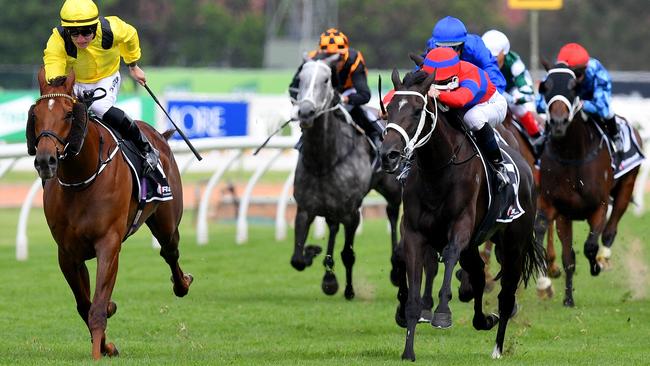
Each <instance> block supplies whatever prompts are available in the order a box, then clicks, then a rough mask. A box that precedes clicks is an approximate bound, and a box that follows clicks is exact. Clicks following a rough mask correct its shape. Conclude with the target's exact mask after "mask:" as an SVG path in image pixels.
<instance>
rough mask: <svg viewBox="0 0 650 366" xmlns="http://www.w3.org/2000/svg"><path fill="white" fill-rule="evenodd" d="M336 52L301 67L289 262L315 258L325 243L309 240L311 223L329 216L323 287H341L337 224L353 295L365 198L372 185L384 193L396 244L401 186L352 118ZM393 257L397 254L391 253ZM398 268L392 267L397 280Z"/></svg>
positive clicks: (299, 264) (302, 263)
mask: <svg viewBox="0 0 650 366" xmlns="http://www.w3.org/2000/svg"><path fill="white" fill-rule="evenodd" d="M337 58H338V55H335V56H334V57H329V58H326V59H320V60H308V61H306V62H305V63H304V64H303V66H302V70H301V71H300V74H299V78H300V89H299V92H298V97H297V106H298V108H299V110H298V117H299V119H300V127H301V128H302V148H301V151H300V157H299V159H298V165H297V167H296V177H295V181H294V197H295V199H296V203H297V206H298V207H297V213H296V221H295V242H294V252H293V256H292V257H291V265H292V266H293V267H294V268H296V269H297V270H299V271H302V270H303V269H304V268H305V267H307V266H310V265H311V264H312V260H313V258H314V257H315V256H316V255H318V253H320V251H321V249H320V247H318V246H315V245H308V246H305V241H306V240H307V234H308V232H309V226H310V225H311V223H312V222H313V220H314V218H315V217H316V216H322V217H325V220H326V222H327V225H328V226H329V239H328V242H327V254H326V256H325V259H324V260H323V265H324V266H325V275H324V277H323V282H322V289H323V292H325V294H327V295H333V294H335V293H336V291H337V290H338V282H337V280H336V276H335V275H334V258H333V251H334V242H335V239H336V234H337V232H338V230H339V224H341V223H342V224H343V226H344V228H345V247H344V248H343V251H342V252H341V259H342V260H343V264H344V265H345V272H346V286H345V298H346V299H348V300H350V299H352V298H354V289H353V287H352V267H353V265H354V261H355V256H354V250H353V244H354V235H355V232H356V230H357V227H358V226H359V220H360V212H359V209H360V207H361V203H362V200H363V198H364V197H365V196H366V195H367V194H368V192H369V191H370V189H375V190H376V191H378V192H379V193H380V194H381V195H383V196H384V197H385V198H386V201H387V206H386V213H387V215H388V219H389V221H390V225H391V246H392V249H393V252H394V250H395V247H396V245H397V231H396V227H397V218H398V215H399V206H400V204H401V193H402V191H401V187H400V185H399V184H398V182H397V180H396V179H395V176H394V175H391V174H387V173H384V172H383V171H381V170H376V169H375V167H374V163H375V160H376V158H375V157H376V155H377V154H376V152H375V150H374V148H373V147H372V145H371V143H370V141H369V139H368V138H367V137H366V136H365V135H364V134H363V130H361V129H360V128H359V127H358V126H357V125H355V124H354V123H351V121H350V120H349V115H347V114H346V112H345V110H344V108H343V106H342V105H341V104H340V97H339V94H338V93H337V92H336V90H335V89H334V87H333V86H332V78H333V77H334V76H335V66H334V65H335V63H336V62H337ZM391 258H392V261H393V262H394V255H393V256H392V257H391ZM395 273H396V272H395V271H394V270H393V271H392V272H391V278H392V280H393V282H394V283H396V279H395Z"/></svg>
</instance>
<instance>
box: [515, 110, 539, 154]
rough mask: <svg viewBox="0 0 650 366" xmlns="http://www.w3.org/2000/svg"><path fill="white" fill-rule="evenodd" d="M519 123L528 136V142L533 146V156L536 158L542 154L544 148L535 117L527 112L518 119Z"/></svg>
mask: <svg viewBox="0 0 650 366" xmlns="http://www.w3.org/2000/svg"><path fill="white" fill-rule="evenodd" d="M519 122H521V125H522V126H524V129H526V133H528V136H530V142H531V144H532V145H533V154H534V155H535V157H538V156H539V155H540V154H541V153H542V149H543V147H544V136H543V135H542V134H541V132H540V130H539V126H538V125H537V121H535V116H533V113H532V112H530V111H528V112H526V114H524V115H523V116H521V117H519Z"/></svg>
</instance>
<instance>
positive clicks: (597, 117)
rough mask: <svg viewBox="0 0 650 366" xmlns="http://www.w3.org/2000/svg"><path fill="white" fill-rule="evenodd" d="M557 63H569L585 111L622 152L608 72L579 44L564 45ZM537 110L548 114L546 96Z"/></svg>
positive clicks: (540, 99)
mask: <svg viewBox="0 0 650 366" xmlns="http://www.w3.org/2000/svg"><path fill="white" fill-rule="evenodd" d="M556 63H563V64H566V65H567V66H568V67H569V68H570V69H571V70H572V71H573V73H574V74H575V76H576V81H577V82H578V84H577V95H578V97H580V99H581V100H582V110H583V111H585V113H587V114H588V115H589V116H590V117H591V118H592V119H593V120H594V121H595V122H597V123H599V124H601V125H603V127H605V128H604V130H605V131H606V132H607V134H608V135H609V136H610V138H611V139H612V141H613V142H614V145H615V147H616V150H617V151H618V152H620V151H622V150H623V140H622V139H621V135H620V133H619V130H618V125H617V124H616V118H615V116H614V111H612V109H611V102H612V79H611V77H610V76H609V73H608V72H607V70H606V69H605V67H604V66H603V64H601V63H600V61H598V60H596V59H595V58H593V57H590V56H589V53H588V52H587V50H586V49H585V48H584V47H582V46H581V45H579V44H577V43H568V44H566V45H564V46H563V47H562V48H561V49H560V52H559V53H558V55H557V61H556ZM537 110H538V112H539V113H546V101H545V100H544V98H543V96H541V95H540V96H538V98H537Z"/></svg>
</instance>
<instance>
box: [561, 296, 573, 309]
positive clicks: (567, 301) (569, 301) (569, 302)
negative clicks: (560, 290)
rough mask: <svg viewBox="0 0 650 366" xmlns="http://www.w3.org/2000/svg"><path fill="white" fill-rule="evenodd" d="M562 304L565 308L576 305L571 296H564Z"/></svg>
mask: <svg viewBox="0 0 650 366" xmlns="http://www.w3.org/2000/svg"><path fill="white" fill-rule="evenodd" d="M562 305H564V306H565V307H567V308H572V307H574V306H576V304H575V303H574V302H573V298H571V297H568V298H565V299H564V301H563V302H562Z"/></svg>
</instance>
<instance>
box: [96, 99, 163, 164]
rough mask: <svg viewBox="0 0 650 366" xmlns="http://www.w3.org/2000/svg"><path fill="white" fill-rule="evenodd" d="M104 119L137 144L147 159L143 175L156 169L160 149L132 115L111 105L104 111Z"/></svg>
mask: <svg viewBox="0 0 650 366" xmlns="http://www.w3.org/2000/svg"><path fill="white" fill-rule="evenodd" d="M103 120H104V122H106V123H108V124H109V125H111V126H112V127H114V128H115V129H117V130H118V131H119V132H120V133H121V134H122V136H124V137H125V138H127V139H129V140H131V141H133V142H134V143H135V146H136V147H137V148H138V150H140V153H141V154H142V156H143V157H144V159H145V166H144V171H143V175H147V174H149V173H151V172H152V171H154V170H155V169H156V166H157V165H158V160H159V156H160V154H159V152H158V150H156V149H154V147H153V146H152V145H151V143H150V142H149V140H147V137H146V136H145V135H144V134H143V133H142V131H140V129H139V128H138V125H137V124H136V123H135V122H133V120H132V119H131V117H129V116H128V115H127V114H126V113H124V111H123V110H121V109H119V108H116V107H111V108H110V109H109V110H108V111H106V113H104V117H103Z"/></svg>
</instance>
